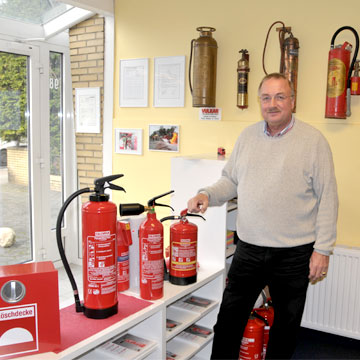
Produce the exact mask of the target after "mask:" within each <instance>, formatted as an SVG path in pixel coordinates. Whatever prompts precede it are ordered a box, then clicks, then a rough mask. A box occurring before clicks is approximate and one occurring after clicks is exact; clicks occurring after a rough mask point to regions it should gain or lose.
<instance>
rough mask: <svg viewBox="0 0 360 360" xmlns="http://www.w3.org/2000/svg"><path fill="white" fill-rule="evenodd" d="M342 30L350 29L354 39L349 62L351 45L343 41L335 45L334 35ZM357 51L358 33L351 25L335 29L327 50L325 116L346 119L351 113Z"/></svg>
mask: <svg viewBox="0 0 360 360" xmlns="http://www.w3.org/2000/svg"><path fill="white" fill-rule="evenodd" d="M343 30H350V31H351V32H352V33H353V34H354V36H355V40H356V47H355V51H354V55H353V58H352V61H351V64H350V55H351V50H352V45H351V44H349V43H348V42H347V41H345V42H344V43H343V44H342V45H337V46H335V45H334V43H335V39H336V36H337V35H338V34H339V33H340V32H341V31H343ZM358 51H359V35H358V33H357V32H356V30H355V29H354V28H352V27H351V26H343V27H341V28H340V29H338V30H336V32H335V33H334V35H333V36H332V38H331V46H330V51H329V60H328V72H327V88H326V106H325V117H326V118H335V119H346V117H347V116H350V115H351V109H350V99H351V74H352V72H353V69H354V65H355V61H356V57H357V54H358Z"/></svg>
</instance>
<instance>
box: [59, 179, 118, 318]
mask: <svg viewBox="0 0 360 360" xmlns="http://www.w3.org/2000/svg"><path fill="white" fill-rule="evenodd" d="M122 176H123V175H122V174H119V175H110V176H106V177H103V178H99V179H96V180H95V181H94V184H95V187H94V188H93V189H91V188H85V189H81V190H78V191H76V192H75V193H73V194H72V195H70V197H69V198H68V199H67V200H66V201H65V203H64V205H63V206H62V207H61V209H60V212H59V215H58V218H57V223H56V239H57V244H58V248H59V252H60V256H61V260H62V262H63V264H64V268H65V270H66V273H67V275H68V277H69V280H70V282H71V285H72V288H73V292H74V297H75V307H76V312H84V314H85V316H86V317H89V318H93V319H103V318H107V317H109V316H111V315H114V314H116V313H117V311H118V308H117V303H118V301H117V271H116V250H117V249H116V213H117V207H116V205H115V204H114V203H113V202H111V201H109V195H107V194H105V192H104V191H105V189H108V188H109V189H112V190H120V191H125V190H124V189H123V188H122V187H120V186H117V185H114V184H112V183H111V181H113V180H115V179H118V178H119V177H122ZM87 192H92V194H91V195H90V198H89V201H88V202H86V203H84V204H83V205H82V211H81V212H82V248H83V288H84V301H83V304H81V303H80V299H79V292H78V289H77V285H76V282H75V279H74V276H73V274H72V272H71V269H70V266H69V263H68V261H67V259H66V256H65V252H64V248H63V245H62V240H61V225H62V221H63V217H64V213H65V210H66V208H67V207H68V205H69V204H70V203H71V201H72V200H74V199H75V198H76V197H77V196H79V195H81V194H83V193H87Z"/></svg>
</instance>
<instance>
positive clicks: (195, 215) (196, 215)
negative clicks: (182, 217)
mask: <svg viewBox="0 0 360 360" xmlns="http://www.w3.org/2000/svg"><path fill="white" fill-rule="evenodd" d="M186 216H194V217H200V218H202V219H203V220H205V221H206V219H205V218H204V217H203V216H201V215H199V214H189V213H187V214H186Z"/></svg>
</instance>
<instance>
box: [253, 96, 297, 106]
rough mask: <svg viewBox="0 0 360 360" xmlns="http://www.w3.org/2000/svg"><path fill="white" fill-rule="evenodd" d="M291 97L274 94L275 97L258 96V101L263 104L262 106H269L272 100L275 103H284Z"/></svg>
mask: <svg viewBox="0 0 360 360" xmlns="http://www.w3.org/2000/svg"><path fill="white" fill-rule="evenodd" d="M292 97H293V95H289V96H286V95H283V94H276V95H275V96H269V95H263V96H260V101H261V102H262V103H263V104H269V103H270V102H271V99H272V98H274V99H275V101H276V102H279V103H281V102H284V101H285V100H286V99H287V98H292Z"/></svg>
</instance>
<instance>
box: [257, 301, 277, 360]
mask: <svg viewBox="0 0 360 360" xmlns="http://www.w3.org/2000/svg"><path fill="white" fill-rule="evenodd" d="M254 313H255V314H256V315H257V316H258V318H260V319H262V320H263V322H264V324H265V326H264V341H263V350H262V359H263V360H265V356H266V350H267V346H268V343H269V334H270V328H271V327H272V325H273V323H274V308H273V306H272V304H271V300H267V301H266V302H265V304H264V306H263V307H260V308H256V309H254Z"/></svg>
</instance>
